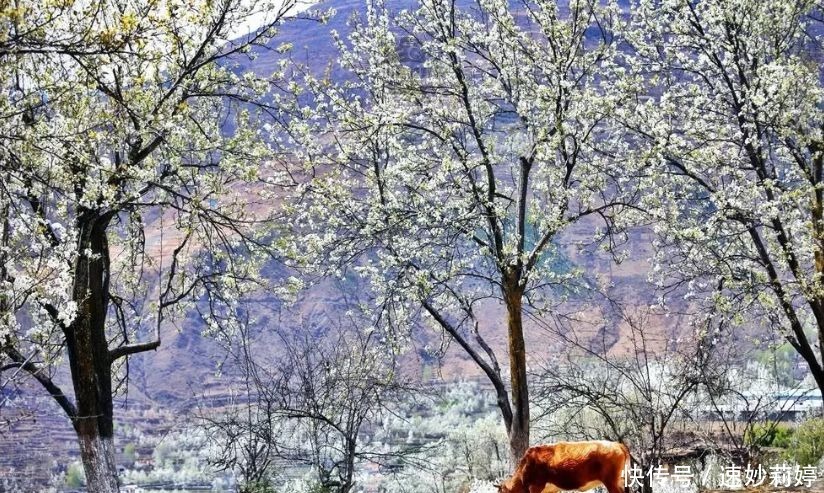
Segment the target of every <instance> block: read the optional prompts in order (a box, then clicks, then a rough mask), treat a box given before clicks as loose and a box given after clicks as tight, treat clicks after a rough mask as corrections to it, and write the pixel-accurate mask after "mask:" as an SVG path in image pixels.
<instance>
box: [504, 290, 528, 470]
mask: <svg viewBox="0 0 824 493" xmlns="http://www.w3.org/2000/svg"><path fill="white" fill-rule="evenodd" d="M504 297H505V300H506V309H507V320H508V330H509V337H508V341H509V374H510V383H511V386H512V423H511V425H510V427H509V430H507V432H508V434H509V454H510V457H511V458H512V463H513V464H517V463H518V461H519V460H521V457H523V455H524V452H526V449H527V448H529V386H528V385H527V379H526V347H525V344H524V325H523V318H522V317H523V306H522V297H523V292H522V289H521V288H520V287H519V286H518V283H517V279H516V278H514V276H513V277H510V279H509V280H508V281H507V283H506V285H505V289H504Z"/></svg>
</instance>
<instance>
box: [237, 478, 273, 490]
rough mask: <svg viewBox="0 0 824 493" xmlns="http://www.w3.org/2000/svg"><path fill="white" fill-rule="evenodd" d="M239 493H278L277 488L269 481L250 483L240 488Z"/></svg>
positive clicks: (260, 480)
mask: <svg viewBox="0 0 824 493" xmlns="http://www.w3.org/2000/svg"><path fill="white" fill-rule="evenodd" d="M238 493H276V490H275V486H274V485H273V484H272V481H271V480H269V479H258V480H257V481H250V482H248V483H245V484H244V485H243V486H241V487H240V489H239V490H238Z"/></svg>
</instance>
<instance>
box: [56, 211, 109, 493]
mask: <svg viewBox="0 0 824 493" xmlns="http://www.w3.org/2000/svg"><path fill="white" fill-rule="evenodd" d="M108 222H109V219H108V218H107V217H106V216H100V215H98V214H95V213H93V212H90V211H86V212H83V213H81V214H80V215H79V218H78V223H79V224H78V226H79V228H78V230H79V231H80V238H79V239H78V246H79V253H78V258H77V263H76V264H75V273H74V274H75V277H74V286H73V291H72V297H73V300H74V301H75V302H76V303H77V314H76V317H75V319H74V320H73V321H72V323H71V324H70V325H69V326H68V327H66V328H65V332H66V346H67V349H68V356H69V366H70V368H71V374H72V384H73V386H74V395H75V400H76V405H77V415H76V416H75V417H74V418H73V420H72V421H73V425H74V429H75V431H76V433H77V438H78V441H79V444H80V457H81V460H82V462H83V469H84V471H85V473H86V486H87V488H88V490H89V491H90V492H93V493H113V492H117V491H119V487H118V480H117V465H116V463H115V455H114V412H113V409H114V406H113V397H112V371H111V364H112V361H111V357H110V354H109V345H108V341H107V339H106V314H107V312H108V303H109V287H108V283H109V280H108V275H109V265H108V264H109V261H108V258H109V257H108V243H107V240H106V228H107V227H108Z"/></svg>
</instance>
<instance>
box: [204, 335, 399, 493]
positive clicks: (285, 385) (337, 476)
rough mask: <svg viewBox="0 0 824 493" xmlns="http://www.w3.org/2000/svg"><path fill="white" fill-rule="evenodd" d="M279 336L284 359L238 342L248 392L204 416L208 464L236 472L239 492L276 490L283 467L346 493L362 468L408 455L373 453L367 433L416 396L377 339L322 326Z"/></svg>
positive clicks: (248, 342) (325, 488) (247, 341)
mask: <svg viewBox="0 0 824 493" xmlns="http://www.w3.org/2000/svg"><path fill="white" fill-rule="evenodd" d="M241 333H243V334H247V332H245V331H241ZM278 337H279V338H280V341H281V344H279V346H280V347H281V348H282V353H281V354H279V355H278V356H276V357H275V358H274V359H273V360H270V359H268V358H267V359H260V356H259V355H258V356H257V357H256V356H255V355H256V353H257V352H256V351H255V350H254V348H253V347H252V346H254V344H253V341H252V340H251V339H244V340H243V341H239V342H240V344H239V345H236V347H238V348H240V349H239V350H238V352H237V353H235V356H238V357H239V360H240V361H239V362H240V364H241V368H242V369H243V376H244V382H245V389H244V390H245V393H243V394H241V395H239V396H238V398H237V400H236V402H235V403H234V405H233V406H232V407H231V408H230V409H229V410H227V411H224V412H219V413H216V412H215V411H213V410H208V409H207V410H205V411H203V412H201V418H202V420H203V423H204V425H205V427H206V429H207V430H208V431H209V433H210V434H212V435H213V436H214V437H216V444H217V447H216V450H217V453H216V454H215V455H214V456H213V457H212V459H211V461H212V463H213V464H214V465H215V466H217V467H218V468H220V469H224V470H231V471H234V472H236V473H239V476H240V480H241V481H240V484H239V492H241V493H255V492H258V491H269V490H267V488H269V489H271V490H272V491H274V485H275V484H276V477H277V474H278V473H280V472H281V471H279V470H277V469H276V465H278V464H280V465H281V467H282V464H283V463H284V462H285V463H286V464H287V467H309V468H311V470H312V471H313V475H314V476H315V484H316V485H317V486H318V488H320V490H321V491H327V492H338V493H348V492H349V491H351V490H352V488H353V487H354V486H355V479H356V476H355V473H356V470H357V469H356V467H357V466H358V465H359V464H361V463H364V462H369V463H372V464H377V465H385V464H388V463H391V462H393V461H397V460H401V459H402V457H403V456H404V455H405V454H406V453H407V451H406V450H405V448H404V447H400V448H398V449H396V450H379V451H376V450H373V449H372V448H371V447H370V445H369V444H368V443H365V442H364V437H363V435H364V433H366V431H367V427H369V426H377V425H378V423H379V420H380V419H381V418H382V417H383V416H385V415H386V414H387V413H389V412H391V410H392V406H394V405H395V404H396V403H397V402H399V401H400V399H401V398H402V397H405V398H407V399H408V398H410V397H411V396H412V395H413V394H414V393H415V388H414V387H413V386H412V385H411V384H408V383H406V382H405V379H404V378H403V377H402V376H401V375H398V374H397V373H396V368H395V362H394V359H393V357H392V354H391V351H389V350H387V348H386V347H385V345H382V344H381V343H380V341H379V337H378V335H377V333H371V334H364V333H362V332H361V331H360V329H359V328H355V327H343V328H341V327H329V326H322V327H304V328H303V330H301V331H296V333H294V334H286V333H279V336H278ZM270 357H271V356H270Z"/></svg>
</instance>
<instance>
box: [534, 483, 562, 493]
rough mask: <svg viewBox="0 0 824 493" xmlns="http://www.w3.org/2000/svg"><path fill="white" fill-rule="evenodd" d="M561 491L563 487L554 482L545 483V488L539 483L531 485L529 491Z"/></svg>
mask: <svg viewBox="0 0 824 493" xmlns="http://www.w3.org/2000/svg"><path fill="white" fill-rule="evenodd" d="M559 491H561V489H560V488H558V487H557V486H555V485H554V484H552V483H547V484H545V485H544V486H543V488H542V487H541V486H539V485H532V486H530V487H529V493H558V492H559Z"/></svg>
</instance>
